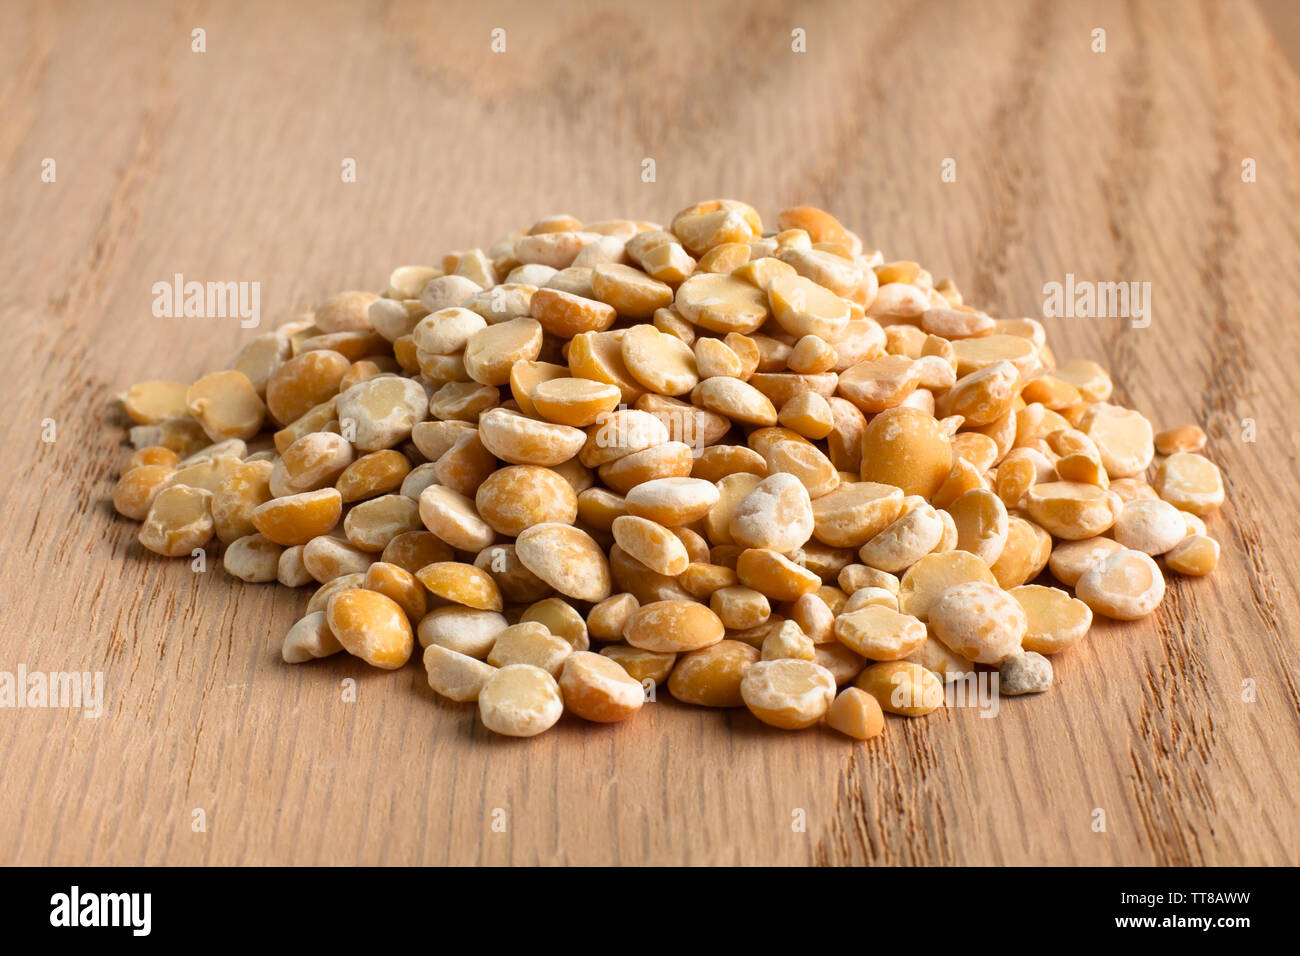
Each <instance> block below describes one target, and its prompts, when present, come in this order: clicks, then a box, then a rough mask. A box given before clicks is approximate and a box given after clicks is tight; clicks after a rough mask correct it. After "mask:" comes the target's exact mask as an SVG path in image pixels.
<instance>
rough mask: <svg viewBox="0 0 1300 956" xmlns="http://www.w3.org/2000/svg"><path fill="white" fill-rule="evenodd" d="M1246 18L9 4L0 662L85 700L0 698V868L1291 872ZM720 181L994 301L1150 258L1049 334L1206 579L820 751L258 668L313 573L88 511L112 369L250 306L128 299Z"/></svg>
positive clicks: (1263, 79) (711, 8)
mask: <svg viewBox="0 0 1300 956" xmlns="http://www.w3.org/2000/svg"><path fill="white" fill-rule="evenodd" d="M498 26H500V27H504V28H505V29H506V31H507V38H508V40H507V42H508V47H507V52H506V53H504V54H493V53H491V52H490V50H489V45H488V41H489V31H490V30H491V29H492V28H493V27H498ZM195 27H202V28H203V29H205V30H206V31H207V52H205V53H202V54H198V53H192V52H191V51H190V36H191V30H192V29H194V28H195ZM796 27H798V28H802V29H804V30H806V31H807V47H808V52H807V53H806V54H802V55H801V54H796V53H793V52H791V47H790V40H791V30H792V29H794V28H796ZM1094 27H1103V28H1104V29H1106V31H1107V52H1105V53H1093V52H1091V50H1090V49H1089V43H1090V31H1091V30H1092V29H1093V28H1094ZM1271 29H1272V28H1271V27H1270V26H1269V21H1267V20H1265V19H1264V18H1263V17H1261V16H1260V15H1259V13H1258V11H1257V10H1256V9H1255V8H1254V7H1253V6H1251V5H1248V4H1245V3H1228V2H1219V3H1216V2H1210V0H1206V2H1172V0H1171V2H1146V3H1118V2H1115V3H1100V4H1087V5H1084V4H1060V3H1052V2H1048V0H1024V2H1014V0H1008V2H1001V3H997V4H990V3H982V2H980V3H977V2H974V0H970V2H956V3H938V2H914V3H889V4H884V3H880V4H870V5H868V4H850V3H813V4H806V5H799V6H798V7H797V8H795V9H792V8H791V6H790V5H787V4H782V3H777V2H771V3H748V4H723V3H715V2H699V0H696V2H689V3H687V2H682V3H676V2H673V3H658V4H650V5H646V4H617V3H600V4H580V3H552V4H527V3H518V4H510V5H507V4H501V3H494V2H484V0H474V2H457V3H441V4H437V5H430V4H422V3H414V2H411V3H401V2H392V3H369V4H355V3H344V2H335V3H312V4H305V3H304V4H300V5H299V4H290V3H259V4H238V5H236V4H226V3H203V4H197V3H191V4H187V3H181V4H178V5H176V6H171V7H162V6H158V5H154V4H147V3H143V2H142V3H113V4H102V3H91V2H84V3H67V4H62V5H58V6H53V5H49V4H43V3H36V2H30V3H9V4H5V5H4V6H3V9H2V10H0V67H2V70H0V116H3V117H4V118H5V122H4V123H3V124H0V174H2V176H0V234H2V235H3V237H4V245H3V248H4V250H5V254H4V256H3V257H0V290H2V291H3V296H0V323H2V324H0V327H2V328H3V330H4V334H5V339H6V347H5V349H4V357H3V363H4V368H3V371H4V377H5V381H6V385H7V386H8V387H7V388H6V396H7V401H8V409H9V414H7V415H4V416H0V435H3V439H4V445H3V447H4V448H5V454H4V455H3V458H2V459H0V488H3V489H4V491H3V496H2V497H0V528H2V529H3V532H0V533H2V534H3V547H2V548H0V648H2V651H0V670H8V671H14V670H16V668H17V667H18V666H19V665H20V664H21V665H23V666H25V667H27V668H28V669H29V670H36V669H45V670H50V669H58V670H92V671H94V670H102V671H103V672H104V674H105V680H106V685H107V694H108V703H107V709H106V712H105V714H104V716H102V717H101V718H99V719H98V720H90V719H85V718H83V717H82V716H81V715H80V714H77V713H72V712H69V711H64V710H51V709H47V710H31V709H27V710H4V711H0V766H2V767H3V773H2V774H0V806H3V807H4V812H3V813H0V861H4V862H6V863H26V864H43V863H57V864H85V863H93V864H110V863H117V864H146V863H169V864H235V863H239V864H268V863H305V864H350V863H368V864H369V863H384V864H396V863H432V864H442V863H458V864H459V863H470V864H476V863H492V864H496V863H523V864H562V863H620V864H634V863H691V864H721V863H779V864H808V863H817V864H839V863H924V864H933V863H951V864H980V863H995V864H1041V863H1052V864H1088V865H1094V864H1099V865H1105V864H1117V863H1125V864H1173V865H1179V864H1237V863H1263V864H1295V863H1297V862H1300V822H1298V821H1300V813H1297V809H1300V808H1298V807H1297V798H1296V793H1297V790H1300V756H1298V755H1300V716H1298V713H1300V686H1298V681H1297V673H1298V670H1297V664H1298V663H1300V662H1298V660H1297V657H1298V655H1297V647H1296V639H1295V628H1294V622H1295V620H1296V619H1297V615H1298V614H1300V595H1298V594H1297V587H1296V575H1295V569H1294V562H1295V554H1296V549H1297V545H1298V544H1300V533H1298V532H1300V521H1298V520H1297V514H1300V493H1297V490H1296V482H1295V475H1296V453H1297V447H1296V446H1297V442H1296V428H1295V424H1294V421H1295V416H1296V415H1297V414H1300V407H1298V406H1300V403H1298V402H1297V389H1296V385H1295V382H1296V378H1295V376H1296V355H1297V354H1298V351H1300V333H1298V332H1297V324H1296V321H1295V317H1294V310H1295V303H1296V301H1297V298H1298V295H1300V289H1298V288H1297V284H1298V283H1297V264H1298V263H1300V238H1298V236H1297V225H1296V218H1295V216H1294V210H1295V209H1296V208H1297V200H1298V199H1300V135H1298V133H1300V121H1298V120H1300V117H1298V116H1297V108H1296V103H1297V102H1300V86H1298V84H1297V77H1296V74H1295V72H1294V67H1293V66H1292V65H1291V64H1289V63H1288V62H1287V59H1286V57H1285V56H1284V55H1283V53H1282V52H1281V48H1280V47H1279V43H1278V40H1277V39H1276V38H1275V36H1274V35H1273V33H1272V32H1271ZM1293 41H1294V37H1290V38H1288V40H1287V42H1288V43H1292V44H1293ZM1293 48H1294V46H1293V45H1292V46H1288V49H1293ZM45 157H52V158H54V159H55V160H56V162H57V174H58V178H57V182H55V183H42V182H41V179H40V169H41V162H42V160H43V159H44V158H45ZM345 157H352V158H355V159H356V161H357V165H358V170H359V182H357V183H355V184H344V183H342V182H341V181H340V176H339V170H340V163H341V162H342V160H343V159H344V158H345ZM645 157H651V158H654V159H655V161H656V164H657V181H656V182H654V183H643V182H642V181H641V176H640V174H641V161H642V159H643V158H645ZM1245 157H1252V158H1254V159H1255V160H1256V162H1257V166H1258V181H1257V182H1254V183H1243V182H1242V179H1241V161H1242V159H1243V158H1245ZM945 158H952V159H955V160H956V168H957V180H956V182H953V183H945V182H943V181H941V178H940V164H941V162H942V161H943V160H944V159H945ZM717 195H728V196H737V197H742V198H745V199H748V200H750V201H751V202H753V203H755V204H756V205H757V206H758V207H759V208H760V209H761V210H762V212H763V213H764V215H765V216H768V217H770V218H772V219H774V218H775V214H776V211H777V210H778V209H780V208H782V207H783V206H784V205H788V204H793V203H796V202H809V203H815V204H819V205H824V206H826V207H828V208H830V209H832V210H833V211H835V212H836V213H837V214H839V215H840V217H841V218H842V219H843V220H844V221H845V222H847V223H849V224H850V225H851V226H853V227H854V228H856V229H857V230H858V231H860V232H861V233H862V235H863V236H864V237H865V238H866V240H867V242H868V243H869V244H870V245H873V246H878V247H880V248H882V249H884V250H886V251H887V254H888V255H890V256H891V257H897V258H916V259H918V260H920V261H922V262H923V263H926V264H927V265H928V266H929V267H930V268H931V269H932V270H933V271H934V273H935V274H936V275H951V276H953V277H954V278H955V280H956V281H957V282H958V284H959V285H960V286H961V287H962V288H963V290H965V291H966V294H967V298H968V300H973V301H976V302H977V303H979V304H982V305H984V306H986V307H988V308H989V309H990V310H993V311H995V312H996V313H997V314H1003V315H1038V314H1039V311H1040V309H1041V306H1042V286H1043V284H1044V283H1045V282H1048V281H1062V280H1063V279H1064V277H1065V275H1066V273H1073V274H1074V275H1076V276H1078V277H1081V278H1089V279H1093V280H1098V281H1109V280H1137V281H1149V282H1151V283H1152V289H1153V321H1152V323H1151V326H1150V327H1149V328H1145V329H1133V328H1130V327H1129V326H1128V324H1127V323H1126V322H1124V321H1122V320H1119V319H1113V320H1111V319H1055V320H1049V321H1048V326H1049V336H1050V337H1051V340H1052V342H1053V343H1054V347H1055V350H1056V354H1057V355H1058V356H1060V357H1062V358H1065V357H1075V356H1079V357H1097V358H1099V359H1100V360H1101V361H1103V362H1104V363H1105V364H1106V365H1108V366H1109V367H1110V368H1111V370H1112V371H1113V373H1114V375H1115V378H1116V380H1117V382H1119V383H1120V387H1119V397H1120V399H1121V400H1123V401H1126V402H1131V403H1133V404H1134V405H1135V406H1136V407H1138V408H1141V409H1144V410H1146V411H1148V412H1149V413H1150V414H1152V415H1153V416H1154V417H1155V418H1156V419H1157V421H1158V422H1159V423H1160V424H1161V425H1166V426H1168V425H1174V424H1180V423H1183V422H1189V421H1194V422H1200V423H1202V424H1203V425H1204V426H1205V427H1206V428H1207V430H1208V431H1209V432H1210V434H1211V443H1212V444H1211V448H1212V454H1213V456H1214V457H1215V458H1216V459H1217V460H1218V461H1219V462H1220V464H1221V465H1222V466H1223V469H1224V473H1225V477H1226V482H1227V486H1228V494H1229V499H1230V503H1229V504H1228V506H1227V507H1226V508H1225V509H1224V510H1223V512H1222V513H1221V514H1220V515H1218V516H1216V517H1215V518H1214V519H1213V521H1212V522H1211V525H1212V529H1213V533H1214V534H1215V535H1216V536H1217V537H1218V538H1219V539H1220V540H1221V542H1222V544H1223V556H1222V561H1221V564H1220V568H1219V571H1218V573H1216V574H1215V575H1214V576H1213V577H1212V578H1210V579H1208V580H1201V581H1188V580H1175V581H1173V582H1172V583H1171V588H1170V594H1169V597H1168V599H1167V601H1166V603H1165V605H1164V606H1163V607H1162V609H1161V610H1160V612H1159V613H1158V614H1157V615H1156V616H1154V617H1153V618H1150V619H1148V620H1145V621H1141V622H1137V623H1134V624H1130V625H1111V624H1100V625H1099V626H1098V627H1097V628H1096V629H1095V631H1094V633H1093V634H1092V635H1091V637H1090V638H1089V639H1088V641H1087V642H1086V643H1085V644H1084V645H1083V646H1081V647H1078V648H1075V649H1074V650H1072V651H1071V652H1069V653H1067V654H1065V655H1062V656H1060V657H1058V659H1057V661H1056V674H1057V686H1056V687H1055V688H1054V689H1053V691H1052V693H1051V694H1049V695H1047V696H1043V697H1039V698H1036V699H1032V700H1024V699H1015V700H1008V701H1005V702H1003V704H1002V708H1001V711H1000V713H999V715H998V716H997V717H996V718H995V719H983V718H981V717H980V716H979V715H978V712H977V711H975V710H972V709H952V710H949V711H946V712H943V713H939V714H936V715H934V716H932V717H929V718H927V719H924V720H918V721H911V722H908V721H904V720H891V721H890V723H889V725H888V727H887V732H886V735H885V738H884V739H883V740H881V741H879V742H877V743H875V744H872V745H870V746H853V745H851V744H848V743H846V742H845V741H844V740H843V739H842V738H839V737H836V736H834V735H832V734H830V733H826V732H820V731H810V732H807V733H803V734H781V733H776V732H772V731H769V730H767V729H765V728H763V727H761V726H760V725H758V724H757V723H756V722H755V721H754V720H753V719H751V718H750V717H749V716H748V715H747V714H744V713H708V712H703V711H699V710H695V709H689V708H685V707H682V706H679V705H677V704H675V703H673V702H672V701H670V700H665V699H663V698H662V697H661V699H660V700H659V702H658V703H656V704H655V705H653V706H648V707H647V708H646V711H645V712H644V713H643V714H642V715H641V716H640V717H639V718H638V719H636V720H634V721H630V722H628V723H627V724H626V725H623V726H617V727H596V726H588V725H583V724H581V723H579V722H576V721H574V722H569V721H568V720H567V719H566V721H565V722H564V723H562V725H561V726H560V727H559V728H558V729H557V730H556V731H554V732H552V733H550V734H548V735H546V736H544V737H542V738H539V739H536V740H534V741H532V742H514V741H509V740H502V739H498V738H493V737H492V736H490V735H489V734H488V733H487V732H486V731H484V730H483V729H482V728H481V727H480V726H478V725H477V722H476V719H475V717H474V715H473V711H472V709H468V708H463V707H460V706H453V705H449V704H445V703H440V702H438V701H437V700H436V699H435V698H434V697H433V695H432V694H431V692H430V691H429V690H428V689H427V687H425V686H424V680H423V674H422V673H421V671H420V669H419V668H418V667H416V666H414V665H413V666H411V667H409V668H407V669H405V670H403V671H401V672H400V673H397V674H387V673H378V672H374V673H367V672H365V670H364V669H363V668H362V667H361V666H359V665H358V664H356V663H354V662H351V661H347V660H340V659H331V660H328V661H322V662H318V663H316V664H313V665H310V666H302V667H293V668H290V667H286V666H284V665H282V664H281V663H280V662H279V661H278V654H277V648H278V645H279V641H280V638H281V636H282V634H283V633H284V631H285V630H286V629H287V628H288V627H289V625H290V624H291V623H292V622H293V620H294V619H295V616H296V614H297V612H298V610H299V608H300V607H301V605H302V603H303V602H304V601H305V596H304V595H296V594H290V593H288V592H287V591H285V590H283V589H280V588H274V587H268V586H255V585H241V584H239V583H238V582H234V581H232V580H231V579H230V578H228V577H226V576H225V575H224V574H223V573H222V572H220V571H219V570H215V569H214V570H211V571H209V572H208V573H205V574H195V573H193V572H191V571H190V570H189V567H188V565H187V564H186V563H185V562H182V561H165V560H161V559H157V558H154V557H153V556H151V555H148V554H146V553H145V552H143V551H142V549H141V548H140V547H139V545H138V544H137V543H136V542H135V537H134V535H135V526H134V525H133V524H131V523H128V522H124V521H121V520H118V519H116V518H115V517H114V516H113V514H112V512H111V509H110V507H109V505H108V504H107V498H108V494H109V491H110V488H111V478H110V474H111V468H112V463H113V461H114V457H115V455H116V454H117V452H118V449H119V442H120V440H121V439H122V433H121V430H120V427H119V424H118V422H117V419H116V417H115V416H114V414H113V412H112V403H111V398H112V395H113V394H114V393H115V392H116V391H117V390H120V389H122V388H124V387H125V386H126V385H128V384H130V383H131V382H133V381H136V380H140V379H144V378H153V377H167V378H176V379H190V378H193V377H197V376H198V375H200V374H202V373H203V372H205V371H209V370H212V369H216V368H219V367H221V366H222V364H223V363H225V362H226V361H228V359H229V357H230V356H231V355H232V354H233V353H234V351H235V350H236V348H237V347H238V345H239V344H240V343H241V342H242V341H244V340H246V339H247V338H248V337H249V336H251V335H252V334H254V332H253V331H252V330H241V329H240V328H239V327H238V325H237V323H235V322H232V321H230V320H193V319H191V320H184V319H177V320H171V319H164V320H160V319H155V318H153V317H152V315H151V311H150V304H151V300H152V294H151V286H152V284H153V283H154V282H156V281H159V280H163V279H167V278H169V277H171V276H172V275H173V274H174V273H177V272H180V273H183V274H185V275H186V276H187V277H189V278H194V279H199V280H208V279H221V280H246V281H258V282H260V283H261V284H262V286H261V287H262V292H263V308H264V310H265V312H266V314H267V315H268V317H278V316H280V315H282V314H287V313H288V312H289V311H290V310H292V309H294V308H300V307H303V306H306V305H309V304H310V303H311V302H312V301H313V300H314V299H316V298H318V297H320V296H323V295H325V294H328V293H330V292H333V291H336V290H339V289H345V288H354V287H358V288H366V287H375V286H377V285H380V284H382V282H383V281H384V277H385V276H386V275H387V272H388V270H389V269H390V268H391V267H392V266H393V265H395V264H399V263H405V262H413V261H415V262H418V261H428V260H431V259H433V258H434V257H435V256H436V255H437V254H439V253H440V252H441V251H443V250H446V249H453V248H461V247H466V246H470V245H476V244H482V243H486V242H487V241H489V240H490V239H491V238H493V237H495V236H496V235H498V234H500V233H502V232H504V231H507V230H509V229H511V228H515V227H518V226H519V225H522V224H527V223H529V222H531V221H533V220H534V219H536V218H538V217H540V216H542V215H546V214H549V213H552V212H557V211H569V212H572V213H574V214H576V215H578V216H580V217H584V218H601V217H607V216H621V215H631V216H638V217H645V218H653V219H659V220H662V219H665V218H667V217H669V216H670V215H671V214H672V213H673V212H674V211H675V210H676V209H677V208H679V207H681V206H683V205H686V204H687V203H688V202H691V201H694V200H696V199H701V198H706V197H712V196H717ZM47 418H48V419H53V420H54V421H55V423H56V425H57V429H58V431H57V440H56V441H55V442H53V443H52V444H46V443H43V442H42V441H41V440H40V431H41V423H42V420H44V419H47ZM1245 419H1251V420H1253V422H1254V423H1255V426H1256V428H1257V439H1256V440H1255V441H1254V442H1245V441H1243V440H1242V433H1243V424H1242V423H1243V420H1245ZM345 678H352V679H355V680H356V682H357V684H358V700H357V702H356V703H345V702H343V701H342V700H341V692H340V687H341V681H343V680H344V679H345ZM1247 680H1250V681H1253V682H1254V684H1255V686H1256V688H1257V693H1258V698H1257V700H1255V701H1254V702H1253V703H1248V702H1245V701H1244V700H1243V697H1242V688H1243V682H1244V681H1247ZM665 696H666V695H665ZM196 808H202V809H203V810H204V811H205V813H206V819H207V828H206V831H205V832H194V831H193V829H192V827H191V820H192V818H193V817H192V814H193V811H194V810H195V809H196ZM497 808H500V809H503V810H504V811H505V812H506V816H505V821H506V826H505V828H504V831H503V832H494V830H493V829H492V826H491V824H492V822H493V812H494V810H495V809H497ZM1096 808H1101V809H1103V810H1104V811H1105V814H1106V821H1107V826H1106V830H1105V832H1095V831H1094V829H1093V827H1092V823H1093V820H1094V810H1095V809H1096ZM796 810H802V811H803V812H804V814H805V817H806V827H805V828H804V829H803V830H802V831H801V830H799V829H797V828H794V827H792V821H794V820H795V819H796V818H795V816H794V813H795V811H796Z"/></svg>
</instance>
